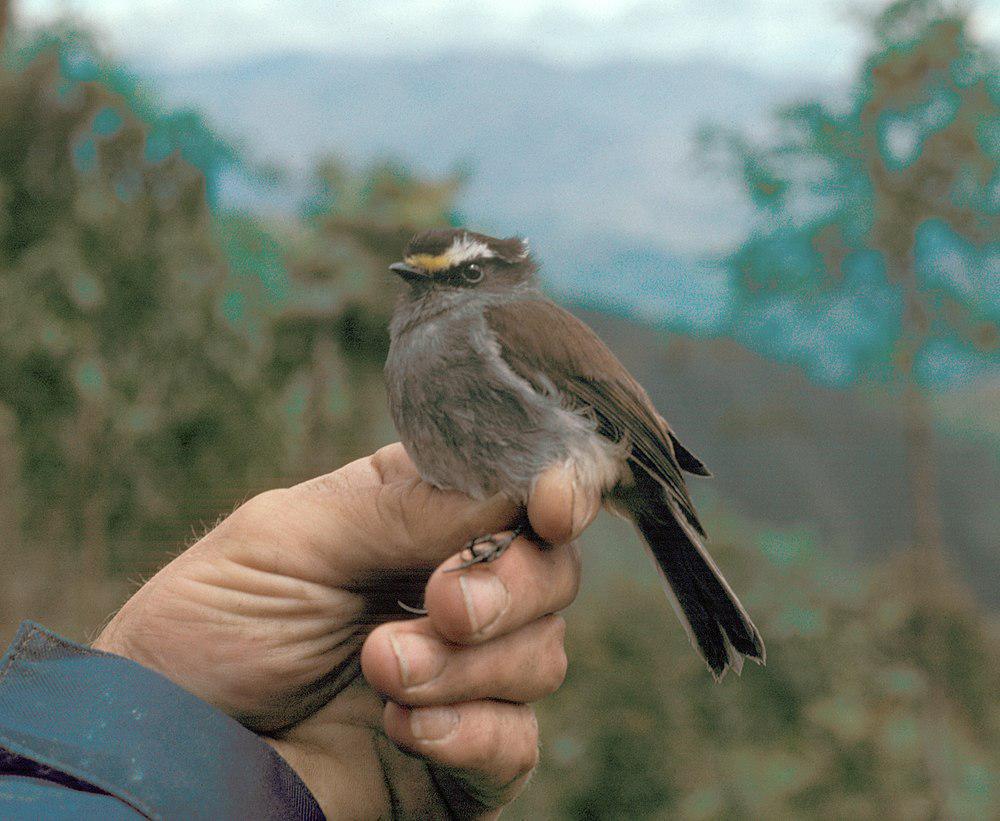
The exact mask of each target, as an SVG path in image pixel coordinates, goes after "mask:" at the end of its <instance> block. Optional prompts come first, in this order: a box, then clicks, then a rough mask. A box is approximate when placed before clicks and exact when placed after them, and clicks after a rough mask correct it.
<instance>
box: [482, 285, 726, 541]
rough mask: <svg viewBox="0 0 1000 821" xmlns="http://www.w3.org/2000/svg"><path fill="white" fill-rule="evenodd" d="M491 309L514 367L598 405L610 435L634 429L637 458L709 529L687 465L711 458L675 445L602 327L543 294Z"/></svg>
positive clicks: (692, 467) (698, 469) (693, 468)
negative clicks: (699, 514) (691, 486)
mask: <svg viewBox="0 0 1000 821" xmlns="http://www.w3.org/2000/svg"><path fill="white" fill-rule="evenodd" d="M485 316H486V321H487V323H488V325H489V327H490V329H491V330H492V331H493V333H494V334H495V336H496V339H497V342H498V343H499V345H500V354H501V356H502V357H503V358H504V360H505V361H506V362H507V364H508V365H509V366H510V367H511V369H512V370H513V371H514V372H515V373H517V374H518V375H519V376H521V377H522V378H523V379H525V380H527V381H528V382H529V383H530V384H532V385H533V386H534V387H536V388H537V389H538V390H540V391H542V390H545V388H546V387H547V386H546V385H545V384H544V381H547V382H548V383H549V384H551V385H554V386H555V387H556V388H557V389H558V390H559V392H560V394H561V395H562V396H563V397H565V398H566V399H567V400H569V401H570V403H571V404H573V405H575V406H576V407H577V408H579V409H581V410H585V409H592V410H593V412H594V413H595V414H596V416H597V422H598V430H599V432H600V433H601V434H602V435H604V436H606V437H607V438H608V439H611V440H612V441H614V442H621V441H622V440H623V439H625V438H626V437H627V438H628V440H629V445H630V449H631V457H630V458H631V460H632V461H633V463H634V464H636V465H638V466H639V467H641V468H642V469H643V470H644V471H645V472H646V473H648V474H649V475H651V476H653V477H654V478H656V479H658V480H659V481H660V482H661V483H662V484H663V485H664V486H665V487H666V488H667V489H668V491H669V492H670V495H671V497H672V498H673V499H674V500H675V503H676V504H677V506H678V507H679V508H680V510H681V511H682V512H683V514H684V517H685V518H686V519H687V520H688V521H689V522H690V523H691V525H692V526H693V527H695V528H696V529H697V530H698V532H699V533H702V534H704V530H703V529H702V526H701V523H700V522H699V521H698V517H697V514H696V513H695V511H694V505H693V504H692V502H691V498H690V496H689V494H688V491H687V487H686V486H685V484H684V479H683V476H682V475H681V468H682V467H683V468H684V469H686V470H688V471H689V472H694V473H703V474H707V470H706V469H705V466H704V465H702V464H701V462H700V461H698V460H697V459H696V458H695V457H694V456H692V455H691V454H690V453H689V452H688V451H687V450H686V449H684V448H679V449H678V450H677V451H676V453H675V448H677V446H678V445H679V443H677V441H676V438H675V437H674V436H673V433H672V432H671V430H670V427H669V426H668V425H667V423H666V421H664V419H663V418H662V417H661V416H660V415H659V414H658V413H657V412H656V410H655V409H654V407H653V404H652V402H651V401H650V399H649V397H648V396H647V394H646V391H645V390H644V389H643V388H642V386H641V385H640V384H639V383H638V382H636V380H635V379H634V378H633V377H632V375H631V374H629V372H628V371H627V370H626V369H625V367H624V366H623V365H622V364H621V362H619V361H618V359H617V358H616V357H615V355H614V354H613V353H611V351H610V350H609V349H608V348H607V346H606V345H605V344H604V343H603V342H602V341H601V339H600V338H599V337H598V336H597V334H595V333H594V332H593V331H592V330H591V329H590V328H588V327H587V326H586V325H585V324H584V323H582V322H581V321H580V320H578V319H577V318H576V317H575V316H573V315H572V314H570V313H569V312H567V311H564V310H563V309H562V308H560V307H559V306H558V305H556V304H555V303H553V302H550V301H549V300H547V299H545V298H544V297H542V296H538V297H536V298H531V299H524V300H518V301H517V302H510V303H505V304H501V305H493V306H490V307H488V308H487V309H486V312H485ZM678 457H680V463H678Z"/></svg>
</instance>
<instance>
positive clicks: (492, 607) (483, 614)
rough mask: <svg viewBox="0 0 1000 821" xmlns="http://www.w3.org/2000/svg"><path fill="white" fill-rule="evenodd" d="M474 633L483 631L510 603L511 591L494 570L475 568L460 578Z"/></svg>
mask: <svg viewBox="0 0 1000 821" xmlns="http://www.w3.org/2000/svg"><path fill="white" fill-rule="evenodd" d="M458 583H459V585H461V587H462V597H463V598H464V599H465V610H466V612H467V613H468V614H469V625H470V626H471V627H472V632H473V633H481V632H482V631H483V630H485V629H486V628H487V627H489V626H490V625H491V624H493V622H495V621H496V620H497V619H498V618H500V616H501V614H502V613H503V612H504V611H505V610H506V609H507V607H508V606H509V605H510V591H509V590H508V589H507V587H506V585H505V584H504V583H503V582H502V581H500V577H499V576H497V575H496V574H495V573H493V572H492V571H484V570H474V571H472V572H470V573H466V574H464V575H463V576H461V577H460V578H459V580H458Z"/></svg>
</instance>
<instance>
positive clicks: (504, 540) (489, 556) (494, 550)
mask: <svg viewBox="0 0 1000 821" xmlns="http://www.w3.org/2000/svg"><path fill="white" fill-rule="evenodd" d="M523 532H524V526H523V525H518V526H517V527H515V528H514V529H513V530H512V531H511V532H510V533H508V534H507V535H506V536H497V535H496V534H492V533H491V534H488V535H486V536H480V537H479V538H477V539H473V540H472V541H471V542H469V543H468V544H467V545H466V546H465V550H467V551H468V552H469V556H470V558H468V559H466V560H465V561H464V562H462V563H461V564H458V565H456V566H455V567H449V568H448V570H447V571H446V572H448V573H454V572H455V571H456V570H465V568H467V567H472V566H473V565H474V564H483V563H484V562H485V563H489V562H495V561H496V560H497V559H499V558H500V557H501V556H502V555H503V554H504V551H505V550H506V549H507V548H508V547H510V546H511V543H512V542H513V541H514V539H516V538H517V537H518V536H520V535H521V534H522V533H523ZM465 550H463V551H462V552H463V553H464V552H465Z"/></svg>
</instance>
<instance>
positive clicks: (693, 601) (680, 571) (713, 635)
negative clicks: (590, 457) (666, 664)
mask: <svg viewBox="0 0 1000 821" xmlns="http://www.w3.org/2000/svg"><path fill="white" fill-rule="evenodd" d="M641 484H645V483H641ZM650 484H651V485H653V484H655V483H653V482H650ZM644 490H645V491H646V492H644V493H641V495H640V494H635V495H632V494H630V496H631V498H630V499H629V502H630V504H628V508H629V513H630V514H631V516H632V517H634V520H635V523H636V525H637V527H638V528H639V532H640V533H641V534H642V536H643V538H644V539H645V540H646V544H648V545H649V549H650V551H651V552H652V554H653V558H654V559H656V564H657V565H658V566H659V568H660V571H661V572H662V574H663V577H664V579H665V580H666V582H667V585H668V588H669V589H668V593H669V594H671V600H672V604H673V605H674V609H675V610H676V611H677V615H678V617H679V618H680V619H681V622H682V623H683V624H684V627H685V629H686V630H687V633H688V636H689V638H690V639H691V643H692V644H693V645H694V646H695V648H696V649H697V650H698V652H699V653H701V655H702V657H703V658H704V659H705V661H706V662H707V664H708V667H709V669H710V670H711V671H712V675H713V676H714V677H715V679H716V680H717V681H718V680H719V679H721V678H722V676H723V675H724V674H725V672H726V670H727V669H728V668H729V667H733V668H734V669H735V670H736V672H737V673H739V672H740V670H741V669H742V667H743V657H744V656H746V657H748V658H752V659H756V660H757V661H758V662H759V663H761V664H763V663H764V658H765V653H764V642H763V641H762V640H761V637H760V633H758V632H757V628H756V627H754V624H753V622H752V621H751V620H750V617H749V616H748V615H747V613H746V611H745V610H744V609H743V605H741V604H740V600H739V599H738V598H736V595H735V594H734V593H733V591H732V590H731V589H730V588H729V585H728V584H727V583H726V580H725V579H724V578H723V577H722V573H720V572H719V568H717V567H716V566H715V562H714V561H712V557H711V556H709V555H708V553H707V552H706V550H705V548H704V546H703V545H702V544H701V540H700V539H699V536H698V533H697V532H696V531H695V530H694V528H693V527H691V526H690V525H689V524H688V522H687V521H686V520H685V519H683V518H679V517H683V514H682V513H681V512H680V511H679V510H676V511H674V510H672V509H671V505H670V504H669V502H668V501H667V499H666V498H664V495H665V494H664V493H663V490H662V488H661V487H660V486H659V485H656V487H655V491H653V492H649V491H650V490H652V488H649V487H647V488H644Z"/></svg>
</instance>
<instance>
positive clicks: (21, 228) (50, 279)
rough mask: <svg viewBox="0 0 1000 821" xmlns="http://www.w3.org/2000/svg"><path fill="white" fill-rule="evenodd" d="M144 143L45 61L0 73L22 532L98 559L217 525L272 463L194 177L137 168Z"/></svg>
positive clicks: (10, 385)
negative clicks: (236, 492)
mask: <svg viewBox="0 0 1000 821" xmlns="http://www.w3.org/2000/svg"><path fill="white" fill-rule="evenodd" d="M148 133H149V129H148V127H147V126H146V124H144V123H143V122H142V121H141V120H140V119H138V118H137V117H136V116H135V114H134V112H133V111H132V110H131V109H130V108H129V106H128V105H127V104H126V102H125V101H124V100H123V99H122V98H121V97H120V96H118V95H117V94H115V93H113V92H111V91H109V90H107V89H106V88H105V87H104V86H102V85H100V84H98V83H91V82H73V81H70V80H67V78H66V77H65V76H64V75H63V73H62V72H61V70H60V61H59V55H58V53H57V52H54V51H44V52H42V53H40V54H39V55H38V56H37V57H36V58H35V59H33V60H32V61H31V62H30V63H29V64H27V65H26V66H25V67H24V68H23V70H21V71H9V70H3V71H2V73H0V277H2V280H3V291H4V299H3V301H2V303H0V400H2V403H3V405H5V406H6V407H7V408H9V409H10V411H11V412H12V413H13V416H14V419H15V422H16V425H15V433H14V437H15V439H16V442H15V445H16V450H17V452H19V453H20V454H21V480H22V483H23V486H24V489H25V491H26V493H27V494H28V497H29V498H30V499H32V500H33V503H32V504H29V505H28V506H27V521H26V522H25V524H26V526H28V527H29V528H32V529H40V531H41V532H44V533H45V535H46V536H47V537H48V538H49V539H50V540H51V541H53V542H56V543H63V544H68V545H78V544H86V545H87V547H88V549H89V550H97V551H98V552H102V551H103V546H104V545H106V544H107V542H108V539H109V538H113V539H116V540H124V539H125V538H127V537H130V536H136V535H139V534H142V535H143V536H144V537H145V538H147V539H148V538H151V537H155V536H156V535H158V534H159V533H160V532H161V529H162V528H164V527H167V526H169V525H172V524H173V523H174V522H176V521H177V520H178V519H187V520H188V521H197V520H198V519H199V518H202V517H204V516H206V515H214V511H215V510H216V509H217V507H218V503H219V498H218V497H219V496H220V495H222V493H224V491H223V489H224V488H227V487H229V488H231V487H234V486H235V487H240V486H245V485H246V484H247V483H248V482H249V477H250V476H252V475H254V473H255V471H259V470H262V469H266V466H267V465H268V464H269V460H273V450H274V448H273V447H272V444H271V440H272V436H271V435H270V429H269V423H268V420H267V415H266V413H265V408H266V402H265V400H266V396H262V395H261V392H260V391H259V389H258V388H257V387H256V385H255V382H254V377H255V366H254V363H253V361H252V359H251V358H250V357H249V356H248V350H247V346H246V344H245V342H244V340H243V339H242V338H241V337H240V335H238V334H236V333H234V332H233V331H232V329H231V328H230V327H228V325H227V323H226V321H225V320H224V318H223V316H222V310H221V308H222V301H223V297H224V294H225V291H226V286H227V268H226V265H225V261H224V259H223V258H222V256H221V255H220V254H219V252H218V250H217V248H216V246H215V244H214V242H213V237H212V232H211V223H210V217H209V211H208V207H207V204H206V198H205V184H204V176H203V175H202V174H200V173H199V172H198V171H197V170H196V169H194V168H192V167H191V166H190V165H188V164H187V163H186V162H185V161H183V160H182V159H180V158H179V157H178V156H176V155H173V156H170V157H167V158H166V159H162V160H159V161H155V162H154V161H151V160H150V159H148V156H147V152H146V147H147V137H148ZM227 503H228V502H227ZM100 561H103V558H102V559H100Z"/></svg>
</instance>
